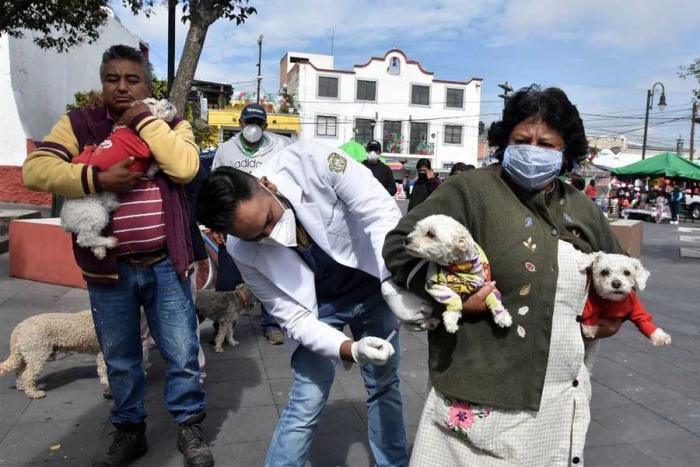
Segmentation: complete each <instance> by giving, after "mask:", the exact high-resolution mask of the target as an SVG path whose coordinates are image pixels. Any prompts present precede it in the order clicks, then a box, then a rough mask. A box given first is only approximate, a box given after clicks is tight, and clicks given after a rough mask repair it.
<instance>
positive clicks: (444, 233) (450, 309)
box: [405, 214, 513, 333]
mask: <svg viewBox="0 0 700 467" xmlns="http://www.w3.org/2000/svg"><path fill="white" fill-rule="evenodd" d="M405 246H406V251H408V253H409V254H411V255H412V256H415V257H417V258H422V259H425V260H427V261H429V265H428V273H427V277H426V283H425V290H426V292H428V293H429V294H430V295H431V296H432V297H433V298H434V299H435V301H437V302H438V303H441V304H443V305H445V308H446V309H445V312H444V313H443V314H442V321H443V323H444V325H445V329H446V330H447V332H450V333H454V332H457V329H458V322H459V320H460V319H461V318H462V307H463V304H462V302H463V300H464V299H466V298H467V297H468V296H470V295H472V294H474V293H476V292H477V291H478V290H479V289H481V288H482V287H483V286H484V285H486V284H487V283H490V282H491V268H490V267H489V262H488V259H487V258H486V254H485V253H484V251H483V250H482V249H481V247H480V246H479V245H478V244H477V243H476V242H475V241H474V239H473V238H472V236H471V234H470V233H469V230H468V229H467V228H466V227H465V226H463V225H462V224H460V223H459V222H457V221H456V220H455V219H453V218H451V217H449V216H444V215H440V214H436V215H432V216H428V217H426V218H425V219H422V220H420V221H418V223H417V224H416V226H415V228H414V229H413V231H412V232H411V233H410V234H409V235H408V236H407V237H406V240H405ZM486 307H487V308H488V309H489V311H490V312H491V314H492V315H493V319H494V322H495V323H496V324H497V325H498V326H500V327H503V328H507V327H509V326H511V324H513V319H512V317H511V315H510V313H508V311H507V310H506V309H505V307H504V306H503V303H501V293H500V292H499V291H498V290H497V289H494V290H493V291H492V292H491V293H490V294H489V295H488V296H487V297H486ZM438 323H439V320H435V319H428V320H426V321H425V324H424V328H425V329H434V328H435V327H436V325H437V324H438Z"/></svg>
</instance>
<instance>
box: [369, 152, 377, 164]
mask: <svg viewBox="0 0 700 467" xmlns="http://www.w3.org/2000/svg"><path fill="white" fill-rule="evenodd" d="M367 160H369V161H370V162H374V161H377V160H379V154H377V152H376V151H370V152H368V153H367Z"/></svg>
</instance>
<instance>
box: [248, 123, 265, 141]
mask: <svg viewBox="0 0 700 467" xmlns="http://www.w3.org/2000/svg"><path fill="white" fill-rule="evenodd" d="M262 135H263V130H262V128H260V127H259V126H258V125H256V124H254V123H251V124H249V125H246V126H244V127H243V138H245V140H246V141H248V142H249V143H257V142H258V141H260V138H262Z"/></svg>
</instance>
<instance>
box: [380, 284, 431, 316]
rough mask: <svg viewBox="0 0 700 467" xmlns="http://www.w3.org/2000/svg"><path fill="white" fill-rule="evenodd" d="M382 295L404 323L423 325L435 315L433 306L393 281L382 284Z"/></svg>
mask: <svg viewBox="0 0 700 467" xmlns="http://www.w3.org/2000/svg"><path fill="white" fill-rule="evenodd" d="M382 295H383V296H384V300H385V301H386V303H387V305H389V308H391V311H392V312H394V315H396V317H397V318H398V319H399V320H400V321H401V322H404V323H409V324H422V323H423V321H425V319H426V318H429V317H430V316H432V314H433V304H432V303H431V302H429V301H427V300H425V299H424V298H422V297H420V296H418V295H416V294H414V293H413V292H411V291H409V290H406V289H404V288H403V287H399V286H398V285H396V283H394V281H392V280H391V279H387V280H385V281H384V282H382Z"/></svg>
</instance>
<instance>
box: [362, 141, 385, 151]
mask: <svg viewBox="0 0 700 467" xmlns="http://www.w3.org/2000/svg"><path fill="white" fill-rule="evenodd" d="M365 149H366V150H367V152H369V151H377V152H378V153H381V152H382V143H380V142H379V141H377V140H376V139H373V140H372V141H370V142H369V143H367V147H365Z"/></svg>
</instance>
